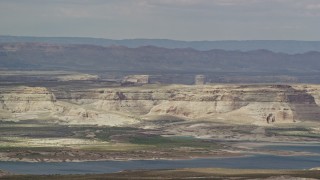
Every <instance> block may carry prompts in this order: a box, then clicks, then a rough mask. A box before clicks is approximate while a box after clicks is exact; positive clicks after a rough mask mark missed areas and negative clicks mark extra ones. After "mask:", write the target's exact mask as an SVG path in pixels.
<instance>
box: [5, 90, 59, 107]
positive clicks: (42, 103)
mask: <svg viewBox="0 0 320 180" xmlns="http://www.w3.org/2000/svg"><path fill="white" fill-rule="evenodd" d="M55 101H56V98H55V96H54V94H53V93H51V92H50V91H49V90H48V89H47V88H43V87H15V88H14V89H1V90H0V109H2V110H7V111H10V112H12V113H21V112H27V111H50V110H54V109H55V105H54V102H55Z"/></svg>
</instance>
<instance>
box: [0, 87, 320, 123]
mask: <svg viewBox="0 0 320 180" xmlns="http://www.w3.org/2000/svg"><path fill="white" fill-rule="evenodd" d="M299 87H300V86H299ZM316 101H317V100H316V99H315V98H314V96H313V95H311V94H310V93H308V92H307V91H306V90H303V89H302V88H301V87H300V88H297V87H292V86H288V85H205V86H182V85H171V86H163V85H148V86H142V87H116V88H103V89H101V88H100V89H91V90H86V91H83V90H79V91H68V92H67V91H66V92H63V93H62V92H55V91H52V92H50V90H48V89H46V88H36V87H33V88H30V87H22V88H18V89H16V90H8V89H7V90H2V91H1V94H0V102H1V103H0V105H1V106H0V107H1V109H2V110H5V111H8V112H10V113H12V114H15V113H21V112H38V111H40V112H48V113H50V114H51V117H53V118H56V119H60V120H63V121H65V122H73V123H89V124H107V125H110V124H112V125H119V124H125V123H134V122H137V120H138V119H148V117H151V116H168V115H169V116H176V117H180V118H185V119H189V120H219V121H225V122H231V123H234V122H237V123H254V124H266V125H267V124H278V123H284V122H285V123H291V122H295V121H319V120H320V119H319V117H320V114H319V113H320V108H319V106H318V105H317V104H316ZM268 122H269V123H268Z"/></svg>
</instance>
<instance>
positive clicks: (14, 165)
mask: <svg viewBox="0 0 320 180" xmlns="http://www.w3.org/2000/svg"><path fill="white" fill-rule="evenodd" d="M319 166H320V156H296V157H294V156H273V155H255V156H249V157H237V158H211V159H193V160H135V161H101V162H62V163H52V162H50V163H45V162H39V163H27V162H0V169H2V170H6V171H9V172H12V173H17V174H96V173H112V172H118V171H123V170H137V169H172V168H207V167H220V168H243V169H310V168H313V167H319Z"/></svg>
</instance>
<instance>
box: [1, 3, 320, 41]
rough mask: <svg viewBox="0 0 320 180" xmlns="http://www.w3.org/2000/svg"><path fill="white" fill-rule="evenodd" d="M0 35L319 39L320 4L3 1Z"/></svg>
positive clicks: (188, 38)
mask: <svg viewBox="0 0 320 180" xmlns="http://www.w3.org/2000/svg"><path fill="white" fill-rule="evenodd" d="M0 35H18V36H46V37H97V38H108V39H134V38H148V39H176V40H187V41H191V40H314V41H316V40H320V0H0Z"/></svg>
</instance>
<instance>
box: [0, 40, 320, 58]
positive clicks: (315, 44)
mask: <svg viewBox="0 0 320 180" xmlns="http://www.w3.org/2000/svg"><path fill="white" fill-rule="evenodd" d="M15 42H38V43H53V44H88V45H97V46H126V47H131V48H136V47H141V46H157V47H163V48H170V49H173V48H193V49H196V50H202V51H207V50H212V49H221V50H228V51H253V50H260V49H265V50H269V51H273V52H282V53H287V54H298V53H306V52H310V51H319V52H320V41H286V40H250V41H176V40H168V39H127V40H112V39H102V38H81V37H25V36H0V43H15Z"/></svg>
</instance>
